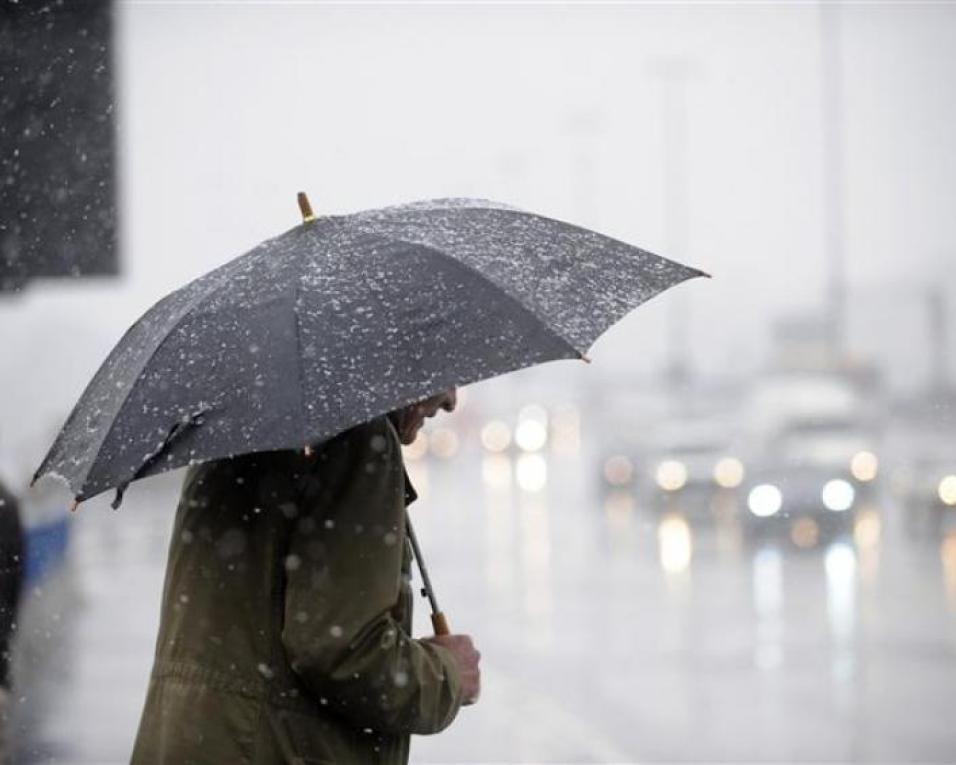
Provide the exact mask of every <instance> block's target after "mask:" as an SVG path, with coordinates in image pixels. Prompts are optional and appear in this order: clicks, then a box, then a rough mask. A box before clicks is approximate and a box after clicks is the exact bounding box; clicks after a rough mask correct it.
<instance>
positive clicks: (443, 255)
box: [373, 232, 585, 359]
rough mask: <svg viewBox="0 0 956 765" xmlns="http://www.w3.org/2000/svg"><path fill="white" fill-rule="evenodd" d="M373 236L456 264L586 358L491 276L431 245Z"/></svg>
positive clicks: (398, 237)
mask: <svg viewBox="0 0 956 765" xmlns="http://www.w3.org/2000/svg"><path fill="white" fill-rule="evenodd" d="M373 235H374V236H376V237H379V238H381V239H382V240H383V241H384V242H386V243H388V242H393V243H394V242H398V243H401V244H407V245H408V246H409V247H417V248H420V249H421V250H424V251H425V252H428V253H430V254H432V255H438V256H440V257H441V258H442V259H443V260H445V261H448V262H449V263H452V264H454V265H455V266H457V267H458V268H459V269H461V270H463V271H465V272H467V273H470V274H472V275H473V276H476V277H477V278H479V279H481V280H482V281H485V282H487V283H488V284H490V285H491V286H492V287H494V288H495V289H497V290H498V291H499V292H500V293H501V294H502V295H504V297H505V298H507V300H508V301H509V302H510V303H512V304H514V305H515V306H517V307H518V308H519V309H520V310H521V311H522V313H525V314H527V315H528V316H530V317H531V318H532V319H534V320H535V321H536V322H537V323H538V324H539V325H541V327H542V328H543V329H544V331H545V332H547V333H548V334H549V335H551V336H552V337H554V338H555V339H557V340H558V341H559V342H561V343H563V344H564V345H566V346H567V347H568V348H570V349H571V350H572V351H574V354H575V355H576V356H577V357H578V358H582V359H583V358H585V355H584V353H583V352H582V351H580V350H578V349H577V348H575V347H574V344H573V343H572V342H571V341H570V340H568V339H567V338H566V337H564V336H562V335H561V334H560V333H559V332H558V331H557V330H555V329H554V328H553V327H551V326H550V325H549V324H548V323H547V322H546V321H545V320H544V319H542V318H541V317H540V316H538V314H537V313H535V311H534V310H532V309H531V308H530V307H529V306H527V305H525V303H524V302H522V301H521V300H520V299H519V298H517V297H515V296H514V295H512V294H511V293H510V292H509V291H508V290H507V289H505V288H504V287H502V286H501V285H500V284H499V283H498V282H497V281H495V280H494V279H492V278H491V277H490V276H488V275H487V274H485V273H482V272H481V271H479V270H478V269H477V268H474V267H473V266H470V265H468V264H467V263H463V262H462V261H460V260H459V259H458V258H456V257H453V256H452V255H449V254H448V253H447V252H444V251H443V250H441V249H439V248H438V247H435V246H434V245H431V244H426V243H424V242H415V241H411V240H409V239H405V238H403V237H400V236H390V235H388V234H385V233H381V232H374V234H373Z"/></svg>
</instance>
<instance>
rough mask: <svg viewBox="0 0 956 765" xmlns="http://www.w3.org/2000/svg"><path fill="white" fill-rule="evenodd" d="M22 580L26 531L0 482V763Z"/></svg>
mask: <svg viewBox="0 0 956 765" xmlns="http://www.w3.org/2000/svg"><path fill="white" fill-rule="evenodd" d="M22 580H23V531H22V528H21V526H20V511H19V507H18V504H17V501H16V498H15V497H14V496H13V495H12V494H11V493H10V492H9V491H7V489H6V488H5V487H4V485H3V484H2V483H0V764H2V763H6V762H9V761H10V758H11V757H12V751H11V750H12V746H11V741H10V715H11V712H12V710H11V708H10V682H11V679H10V649H11V644H12V640H13V635H14V632H15V631H16V623H17V604H18V602H19V599H20V587H21V584H22Z"/></svg>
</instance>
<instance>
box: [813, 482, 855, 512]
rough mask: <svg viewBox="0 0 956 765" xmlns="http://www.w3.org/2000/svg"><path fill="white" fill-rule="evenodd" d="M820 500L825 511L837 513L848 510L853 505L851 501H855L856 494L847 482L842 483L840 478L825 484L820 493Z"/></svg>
mask: <svg viewBox="0 0 956 765" xmlns="http://www.w3.org/2000/svg"><path fill="white" fill-rule="evenodd" d="M820 498H821V499H822V500H823V506H824V507H825V508H826V509H827V510H832V511H833V512H835V513H839V512H842V511H844V510H849V509H850V507H851V506H852V505H853V500H854V499H856V492H855V491H854V489H853V486H851V485H850V483H849V481H844V480H843V479H842V478H834V479H833V480H832V481H827V482H826V484H825V485H824V487H823V491H822V492H820Z"/></svg>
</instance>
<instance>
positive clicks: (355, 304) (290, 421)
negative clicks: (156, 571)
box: [34, 194, 704, 506]
mask: <svg viewBox="0 0 956 765" xmlns="http://www.w3.org/2000/svg"><path fill="white" fill-rule="evenodd" d="M300 205H301V206H302V210H303V216H304V218H305V220H304V222H303V223H302V224H301V225H298V226H296V227H295V228H293V229H291V230H289V231H287V232H285V233H284V234H282V235H280V236H278V237H276V238H274V239H270V240H268V241H265V242H263V243H262V244H260V245H259V246H258V247H255V248H254V249H252V250H251V251H249V252H247V253H246V254H244V255H241V256H239V257H238V258H236V259H235V260H233V261H231V262H229V263H227V264H225V265H224V266H221V267H220V268H217V269H216V270H214V271H211V272H210V273H208V274H206V275H205V276H202V277H200V278H199V279H196V280H195V281H193V282H191V283H190V284H187V285H186V286H185V287H182V288H181V289H179V290H176V291H175V292H173V293H171V294H170V295H168V296H166V297H165V298H163V299H162V300H160V301H159V302H158V303H157V304H156V305H154V306H153V307H152V308H151V309H150V310H149V311H147V312H146V313H145V314H144V315H143V317H142V318H141V319H139V321H137V322H136V323H135V324H134V325H133V326H132V327H131V328H130V329H129V330H128V331H127V332H126V334H125V335H124V336H123V338H122V339H121V340H120V342H119V343H118V344H117V345H116V347H115V348H114V349H113V351H112V352H111V353H110V355H109V357H108V358H107V359H106V361H105V362H104V363H103V365H102V366H101V367H100V369H99V371H98V372H97V373H96V375H95V376H94V378H93V380H92V381H91V382H90V384H89V386H88V387H87V388H86V390H85V391H84V393H83V395H82V397H81V398H80V400H79V402H78V403H77V405H76V407H75V408H74V410H73V412H72V414H71V415H70V417H69V419H68V420H67V422H66V425H65V426H64V427H63V430H62V431H61V432H60V434H59V436H58V437H57V439H56V441H55V442H54V444H53V446H52V448H51V449H50V452H49V453H48V454H47V456H46V458H45V459H44V460H43V463H42V465H41V466H40V468H39V470H38V471H37V473H36V476H35V477H34V480H36V479H37V478H39V477H40V476H42V475H45V474H58V475H60V476H62V477H63V478H64V479H66V481H67V483H68V484H69V485H70V487H71V489H72V490H73V492H74V494H75V499H76V501H77V502H80V501H83V500H85V499H87V498H89V497H92V496H94V495H96V494H99V493H101V492H103V491H106V490H107V489H109V488H112V487H116V488H117V497H116V500H115V502H114V506H116V505H118V503H119V500H120V498H121V496H122V491H123V489H124V488H125V487H126V486H127V485H128V484H129V483H130V482H131V481H133V480H135V479H137V478H140V477H142V476H146V475H151V474H154V473H159V472H162V471H165V470H170V469H172V468H175V467H179V466H181V465H185V464H191V463H196V462H201V461H205V460H212V459H217V458H222V457H226V456H230V455H236V454H241V453H246V452H256V451H266V450H273V449H288V448H302V447H303V446H307V445H309V444H313V443H316V442H319V441H322V440H324V439H327V438H330V437H332V436H334V435H335V434H337V433H339V432H341V431H343V430H346V429H347V428H349V427H351V426H353V425H356V424H358V423H360V422H364V421H367V420H369V419H371V418H373V417H376V416H379V415H381V414H384V413H385V412H388V411H391V410H393V409H396V408H398V407H401V406H404V405H406V404H409V403H412V402H414V401H418V400H420V399H422V398H425V397H427V396H430V395H432V394H434V393H436V392H439V391H441V390H445V389H447V388H450V387H452V386H454V385H464V384H467V383H471V382H475V381H478V380H482V379H486V378H489V377H493V376H495V375H499V374H502V373H504V372H510V371H512V370H516V369H520V368H523V367H527V366H530V365H533V364H538V363H541V362H544V361H550V360H554V359H585V358H586V357H585V351H587V349H588V348H589V347H590V346H591V344H592V343H593V342H594V341H595V340H596V339H597V338H598V336H599V335H601V334H602V333H603V332H604V331H605V330H607V329H608V328H609V327H610V326H611V325H612V324H613V323H614V322H616V321H617V320H618V319H620V318H621V317H622V316H624V315H625V314H626V313H628V312H629V311H630V310H632V309H633V308H636V307H637V306H638V305H640V304H641V303H643V302H644V301H646V300H648V299H649V298H651V297H653V296H654V295H656V294H658V293H659V292H661V291H663V290H665V289H667V288H668V287H671V286H673V285H675V284H677V283H679V282H682V281H684V280H686V279H689V278H691V277H695V276H701V275H704V274H702V272H700V271H698V270H696V269H693V268H688V267H687V266H683V265H680V264H679V263H675V262H672V261H670V260H666V259H664V258H661V257H659V256H657V255H653V254H651V253H649V252H645V251H644V250H640V249H638V248H636V247H632V246H630V245H627V244H624V243H622V242H619V241H616V240H614V239H611V238H609V237H606V236H602V235H600V234H597V233H595V232H593V231H589V230H587V229H582V228H579V227H577V226H573V225H570V224H568V223H563V222H561V221H557V220H553V219H551V218H546V217H544V216H541V215H534V214H532V213H528V212H523V211H521V210H517V209H514V208H511V207H507V206H505V205H500V204H497V203H494V202H487V201H481V200H472V199H449V200H437V201H429V202H417V203H413V204H408V205H401V206H397V207H387V208H384V209H380V210H370V211H367V212H361V213H357V214H354V215H341V216H328V217H319V218H316V217H315V216H313V215H312V212H311V209H310V208H309V207H308V201H307V200H306V199H305V196H304V195H301V194H300Z"/></svg>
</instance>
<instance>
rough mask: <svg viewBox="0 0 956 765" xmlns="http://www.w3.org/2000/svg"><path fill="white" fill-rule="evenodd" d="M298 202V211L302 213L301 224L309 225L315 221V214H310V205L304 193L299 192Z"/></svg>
mask: <svg viewBox="0 0 956 765" xmlns="http://www.w3.org/2000/svg"><path fill="white" fill-rule="evenodd" d="M297 199H298V201H299V211H300V212H301V213H302V222H303V223H311V222H312V221H314V220H315V213H314V212H312V205H311V204H310V203H309V197H308V196H306V193H305V192H304V191H300V192H299V193H298V195H297Z"/></svg>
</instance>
